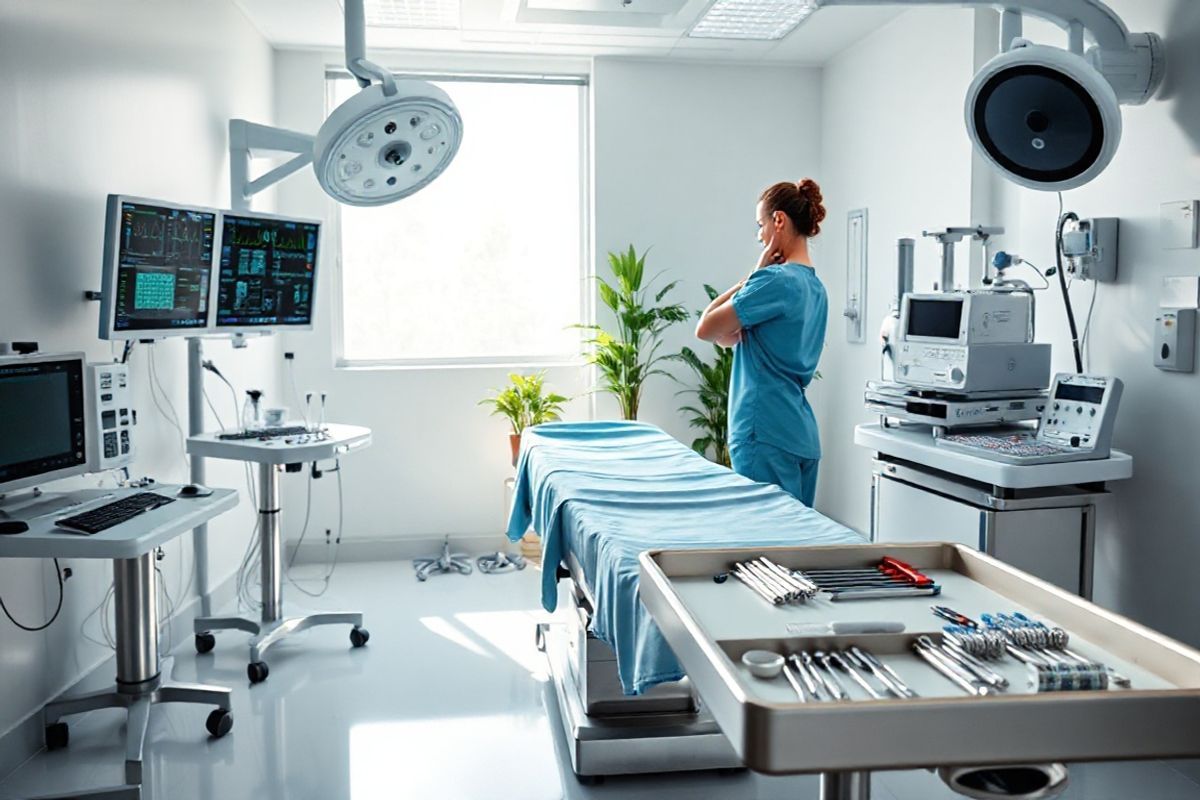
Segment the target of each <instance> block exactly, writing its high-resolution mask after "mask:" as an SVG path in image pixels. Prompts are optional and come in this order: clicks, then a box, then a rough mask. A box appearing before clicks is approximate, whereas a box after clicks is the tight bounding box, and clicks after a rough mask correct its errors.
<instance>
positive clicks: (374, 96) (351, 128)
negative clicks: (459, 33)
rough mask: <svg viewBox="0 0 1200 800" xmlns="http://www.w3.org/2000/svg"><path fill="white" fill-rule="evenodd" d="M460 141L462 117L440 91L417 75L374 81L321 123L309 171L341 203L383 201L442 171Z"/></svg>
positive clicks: (398, 196)
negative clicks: (409, 78)
mask: <svg viewBox="0 0 1200 800" xmlns="http://www.w3.org/2000/svg"><path fill="white" fill-rule="evenodd" d="M461 140H462V119H461V118H460V117H459V114H458V109H457V108H455V107H454V103H453V102H451V100H450V97H449V96H448V95H447V94H446V93H445V92H443V91H442V90H441V89H438V88H437V87H436V86H433V85H432V84H429V83H426V82H425V81H415V80H397V81H394V82H384V83H382V84H371V85H370V86H368V87H366V88H365V89H363V90H361V91H360V92H359V93H358V94H356V95H354V96H353V97H351V98H350V99H349V100H347V101H346V102H344V103H342V104H341V105H340V106H338V107H337V108H336V109H334V111H333V113H332V114H330V115H329V119H327V120H326V121H325V124H324V125H322V126H321V129H320V131H319V132H318V133H317V138H316V143H315V145H314V148H313V170H314V171H315V172H316V175H317V182H318V183H320V184H321V188H322V189H324V190H325V191H326V192H327V193H328V194H329V195H330V196H331V197H333V198H334V199H335V200H337V201H338V202H341V203H345V204H347V205H354V206H377V205H383V204H385V203H391V202H392V201H394V200H399V199H401V198H403V197H407V196H408V195H410V194H412V193H413V192H416V191H418V190H419V189H422V188H424V187H425V186H426V185H427V184H428V183H430V182H431V181H432V180H433V179H435V178H436V177H437V176H438V175H440V174H441V173H442V171H443V170H444V169H445V168H446V166H447V165H448V164H449V163H450V161H451V160H452V159H453V158H454V155H455V154H456V153H457V152H458V146H459V143H460V142H461Z"/></svg>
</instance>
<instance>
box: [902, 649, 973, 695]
mask: <svg viewBox="0 0 1200 800" xmlns="http://www.w3.org/2000/svg"><path fill="white" fill-rule="evenodd" d="M913 651H914V652H915V653H916V654H917V655H918V656H920V657H921V658H922V659H924V660H925V662H926V663H927V664H929V666H931V667H933V668H934V669H935V670H937V671H938V672H940V673H941V674H942V675H943V676H944V677H946V678H947V679H948V680H950V681H951V682H952V683H954V685H956V686H958V687H959V688H960V689H962V690H963V691H964V692H966V693H967V694H970V695H974V696H976V697H984V696H986V695H989V694H991V693H992V690H991V688H990V687H989V686H988V685H987V684H986V683H984V682H983V681H980V680H978V679H976V678H973V677H972V676H971V675H970V673H967V672H965V671H964V670H963V669H962V668H961V667H959V666H957V665H956V664H955V663H954V662H953V661H951V660H950V659H949V658H948V657H947V656H945V655H943V654H942V653H941V651H939V650H938V648H937V646H936V645H935V644H934V643H933V641H932V640H931V639H930V638H929V637H928V636H920V637H918V638H917V640H916V641H915V642H913Z"/></svg>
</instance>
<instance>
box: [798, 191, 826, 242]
mask: <svg viewBox="0 0 1200 800" xmlns="http://www.w3.org/2000/svg"><path fill="white" fill-rule="evenodd" d="M796 189H797V190H798V191H799V192H800V194H801V195H803V196H804V199H805V200H806V201H808V207H809V215H810V217H811V219H812V227H811V229H810V230H809V231H808V232H807V233H806V234H805V235H806V236H810V237H811V236H816V235H817V234H818V233H820V232H821V222H822V221H824V219H825V198H824V197H823V196H822V195H821V187H820V186H819V185H818V184H817V182H816V181H814V180H813V179H812V178H805V179H803V180H802V181H800V182H799V183H797V184H796Z"/></svg>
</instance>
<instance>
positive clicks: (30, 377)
mask: <svg viewBox="0 0 1200 800" xmlns="http://www.w3.org/2000/svg"><path fill="white" fill-rule="evenodd" d="M83 397H84V396H83V362H82V361H80V360H78V359H64V360H62V361H48V362H37V363H32V364H20V363H17V364H5V365H0V419H3V420H4V435H3V436H0V489H2V488H3V487H4V484H6V483H11V482H12V481H16V480H20V479H22V478H30V477H33V476H35V475H42V474H45V473H48V472H57V471H58V470H62V469H67V468H70V467H76V466H79V465H81V464H84V463H86V461H87V453H86V449H87V448H86V446H85V430H86V428H85V422H84V400H83Z"/></svg>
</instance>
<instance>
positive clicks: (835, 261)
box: [812, 9, 974, 532]
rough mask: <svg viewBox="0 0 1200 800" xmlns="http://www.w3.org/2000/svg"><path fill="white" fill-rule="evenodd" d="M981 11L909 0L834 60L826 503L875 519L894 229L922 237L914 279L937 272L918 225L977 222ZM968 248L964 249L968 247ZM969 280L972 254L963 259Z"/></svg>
mask: <svg viewBox="0 0 1200 800" xmlns="http://www.w3.org/2000/svg"><path fill="white" fill-rule="evenodd" d="M973 19H974V14H973V12H970V11H965V10H960V9H952V10H945V9H936V10H935V9H919V10H911V11H907V12H905V13H904V14H902V15H901V16H899V17H897V18H896V19H895V20H894V21H892V22H891V23H889V24H888V25H886V26H885V27H883V28H881V29H880V30H878V31H876V32H875V33H873V34H871V35H870V36H868V37H867V38H865V39H863V40H862V41H860V42H858V43H857V44H855V45H854V46H853V47H851V48H849V49H848V50H846V51H845V52H844V53H842V54H840V55H838V56H836V57H835V58H833V59H832V60H831V61H830V62H829V63H827V64H826V66H825V71H824V85H823V102H822V105H821V112H820V117H821V124H822V134H821V135H822V141H823V149H822V160H821V186H822V189H823V191H824V194H825V199H826V205H827V209H828V212H829V217H828V219H827V220H826V225H825V229H824V231H823V232H822V234H821V236H820V238H819V239H818V240H817V241H819V242H820V244H821V258H820V259H819V260H818V264H817V270H818V274H819V275H820V276H821V279H822V280H823V281H824V282H825V285H826V287H827V289H828V291H829V311H830V315H829V329H828V334H827V337H826V340H825V353H824V355H823V356H822V358H821V373H822V375H823V376H824V379H823V380H822V381H820V383H819V386H820V391H816V392H813V393H812V395H813V405H814V409H815V411H816V413H817V418H818V423H819V425H820V429H821V445H822V448H823V452H824V458H823V459H822V462H821V473H820V478H819V480H818V484H817V508H818V509H820V510H821V511H822V512H824V513H825V514H828V515H829V516H831V517H833V518H835V519H837V520H839V521H841V522H843V523H845V524H846V525H849V526H851V527H853V528H856V529H858V530H860V531H864V532H865V531H866V530H867V529H868V527H869V525H868V510H869V504H870V478H869V473H870V458H871V454H870V453H869V452H868V451H866V450H864V449H862V448H860V447H856V446H855V445H854V442H853V437H854V426H855V425H857V424H858V423H860V422H865V421H868V420H869V419H870V417H869V415H867V413H866V412H865V411H864V410H863V405H862V391H863V384H864V382H865V381H866V380H868V379H869V378H874V377H878V376H879V364H880V357H879V345H878V336H877V334H878V331H879V323H880V321H882V319H883V317H884V315H885V314H886V313H887V310H888V307H889V304H890V303H891V301H892V298H893V297H894V296H895V286H896V240H897V239H899V238H901V237H911V238H916V239H917V240H918V241H917V275H916V286H917V287H918V288H924V289H929V288H931V286H932V282H933V281H934V280H936V279H937V278H938V277H939V275H940V266H939V261H938V253H939V251H938V248H937V245H936V244H935V243H933V242H932V240H922V239H921V231H922V230H925V229H933V228H939V227H947V226H951V225H967V224H971V222H972V220H971V219H970V203H971V175H970V158H971V154H970V142H969V141H968V140H967V134H966V131H965V130H964V128H963V124H962V98H963V96H964V95H965V92H966V87H967V84H968V83H969V82H970V80H971V75H972V63H973V33H972V30H973ZM858 208H866V209H867V210H868V237H869V238H868V277H867V302H866V311H865V315H866V316H865V319H866V323H865V325H866V329H865V330H866V342H865V343H863V344H849V343H847V342H846V334H845V330H846V324H845V321H844V319H843V318H842V316H841V312H842V309H843V308H844V307H845V303H846V276H845V259H846V256H845V252H846V213H847V212H848V211H850V210H851V209H858ZM962 260H964V261H965V249H964V251H963V257H962ZM959 274H960V275H962V276H963V279H964V280H965V277H966V268H965V266H964V267H963V268H962V269H961V270H960V272H959Z"/></svg>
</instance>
